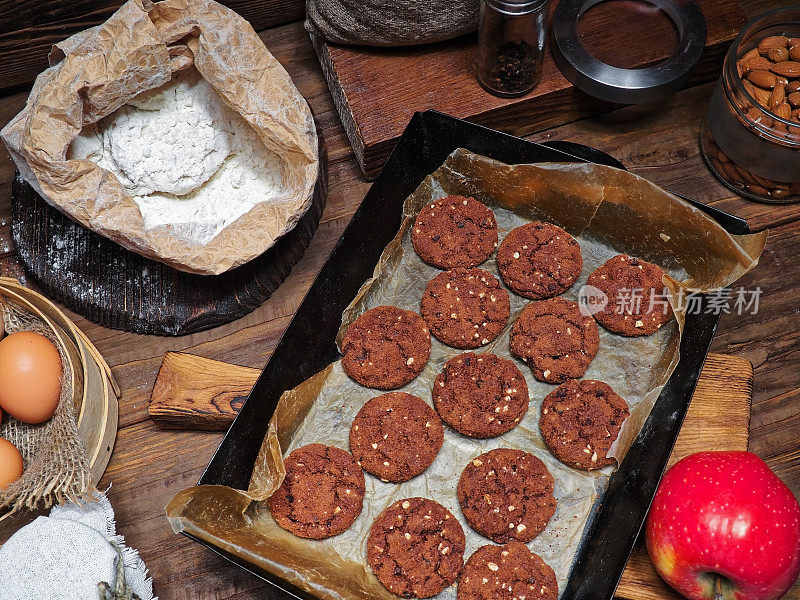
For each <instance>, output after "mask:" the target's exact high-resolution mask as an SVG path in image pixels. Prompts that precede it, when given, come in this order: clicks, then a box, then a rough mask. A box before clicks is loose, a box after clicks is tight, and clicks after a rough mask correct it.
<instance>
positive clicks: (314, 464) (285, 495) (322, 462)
mask: <svg viewBox="0 0 800 600" xmlns="http://www.w3.org/2000/svg"><path fill="white" fill-rule="evenodd" d="M284 464H285V465H286V477H285V478H284V480H283V483H282V484H281V486H280V487H279V488H278V489H277V490H276V491H275V493H274V494H272V497H271V498H270V499H269V501H268V505H269V510H270V512H271V513H272V516H273V517H274V518H275V521H277V523H278V525H280V526H281V527H283V528H284V529H286V530H287V531H291V532H292V533H293V534H295V535H297V536H300V537H304V538H311V539H315V540H318V539H321V538H326V537H330V536H332V535H336V534H338V533H342V532H343V531H345V530H346V529H347V528H348V527H350V525H352V524H353V521H355V520H356V517H358V515H360V514H361V508H362V506H363V504H364V491H365V489H366V487H365V483H364V471H362V470H361V467H359V466H358V464H356V461H355V459H353V457H352V456H350V455H349V454H348V453H347V452H345V451H344V450H339V448H334V447H332V446H324V445H322V444H309V445H308V446H303V447H302V448H298V449H297V450H295V451H294V452H292V453H291V454H290V455H289V456H288V457H287V458H286V460H284Z"/></svg>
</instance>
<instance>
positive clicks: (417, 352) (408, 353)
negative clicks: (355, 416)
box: [342, 306, 431, 390]
mask: <svg viewBox="0 0 800 600" xmlns="http://www.w3.org/2000/svg"><path fill="white" fill-rule="evenodd" d="M342 355H343V356H342V367H344V370H345V373H347V374H348V375H349V376H350V377H352V378H353V379H355V380H356V381H357V382H358V383H360V384H361V385H364V386H367V387H371V388H378V389H381V390H392V389H395V388H399V387H401V386H404V385H405V384H407V383H408V382H409V381H411V380H412V379H414V377H416V376H417V375H419V373H420V372H421V371H422V369H424V368H425V365H426V364H427V362H428V358H429V357H430V355H431V335H430V333H429V332H428V328H427V327H426V326H425V321H423V320H422V317H420V316H419V315H418V314H417V313H415V312H411V311H410V310H402V309H400V308H397V307H396V306H378V307H376V308H373V309H371V310H368V311H367V312H365V313H364V314H363V315H361V316H360V317H358V319H356V320H355V321H353V323H351V325H350V327H348V329H347V333H345V336H344V340H342Z"/></svg>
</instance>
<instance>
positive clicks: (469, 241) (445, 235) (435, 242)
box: [411, 196, 497, 269]
mask: <svg viewBox="0 0 800 600" xmlns="http://www.w3.org/2000/svg"><path fill="white" fill-rule="evenodd" d="M411 243H412V244H414V249H415V250H416V251H417V254H419V256H420V258H422V260H424V261H425V262H426V263H428V264H431V265H433V266H434V267H439V268H440V269H452V268H453V267H475V266H477V265H479V264H481V263H482V262H483V261H485V260H486V259H487V258H489V257H490V256H491V254H492V252H494V249H495V248H496V247H497V221H496V220H495V218H494V213H493V212H492V211H491V210H490V209H489V208H487V207H486V206H485V205H484V204H482V203H481V202H478V201H477V200H475V199H474V198H465V197H463V196H447V197H445V198H440V199H439V200H435V201H434V202H432V203H431V204H428V206H426V207H425V208H423V209H422V210H421V211H419V214H418V215H417V219H416V221H414V229H413V230H412V232H411Z"/></svg>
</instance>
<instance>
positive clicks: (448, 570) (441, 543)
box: [367, 498, 466, 598]
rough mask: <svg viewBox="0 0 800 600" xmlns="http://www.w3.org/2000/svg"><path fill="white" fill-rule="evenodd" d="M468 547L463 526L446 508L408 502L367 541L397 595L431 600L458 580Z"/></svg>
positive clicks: (378, 570)
mask: <svg viewBox="0 0 800 600" xmlns="http://www.w3.org/2000/svg"><path fill="white" fill-rule="evenodd" d="M465 545H466V539H465V537H464V530H463V529H462V528H461V524H460V523H459V522H458V519H456V518H455V517H454V516H453V515H452V514H450V511H448V510H447V509H446V508H445V507H444V506H442V505H441V504H438V503H437V502H434V501H433V500H428V499H426V498H408V499H406V500H398V501H397V502H395V503H394V504H392V505H391V506H390V507H389V508H387V509H386V510H385V511H383V512H382V513H381V514H380V516H379V517H378V518H377V519H375V523H373V525H372V529H371V530H370V532H369V538H368V539H367V562H368V563H369V565H370V566H371V567H372V570H373V571H374V572H375V575H376V576H377V578H378V579H379V580H380V582H381V583H382V584H383V585H384V586H385V587H386V588H387V589H388V590H389V591H390V592H392V593H393V594H397V595H398V596H402V597H403V598H430V597H431V596H435V595H436V594H438V593H439V592H441V591H442V590H443V589H444V588H446V587H447V586H448V585H450V584H451V583H453V582H454V581H455V580H456V577H458V574H459V572H461V567H462V566H463V565H464V547H465Z"/></svg>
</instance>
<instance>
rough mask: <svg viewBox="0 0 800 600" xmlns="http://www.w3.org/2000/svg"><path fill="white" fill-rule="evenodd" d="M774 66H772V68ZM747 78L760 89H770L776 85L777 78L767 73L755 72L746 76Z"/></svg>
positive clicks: (762, 71)
mask: <svg viewBox="0 0 800 600" xmlns="http://www.w3.org/2000/svg"><path fill="white" fill-rule="evenodd" d="M774 66H775V65H773V67H774ZM747 78H748V79H749V80H750V81H752V82H753V85H757V86H758V87H760V88H764V89H770V90H771V89H772V88H774V87H775V84H776V83H778V78H777V77H775V75H773V74H772V73H770V72H769V71H764V70H760V69H759V70H757V71H751V72H750V73H748V74H747Z"/></svg>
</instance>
